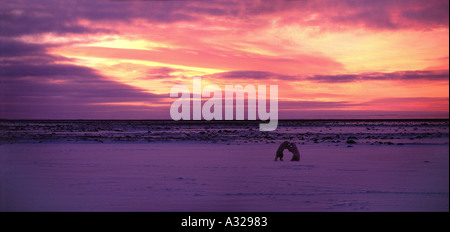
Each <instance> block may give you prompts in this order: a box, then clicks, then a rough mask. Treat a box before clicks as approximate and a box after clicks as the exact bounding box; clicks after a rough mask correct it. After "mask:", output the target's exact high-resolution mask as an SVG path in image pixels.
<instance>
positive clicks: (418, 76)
mask: <svg viewBox="0 0 450 232" xmlns="http://www.w3.org/2000/svg"><path fill="white" fill-rule="evenodd" d="M303 79H304V80H308V81H313V82H317V83H349V82H356V81H375V80H384V81H414V80H426V81H448V80H449V70H417V71H399V72H392V73H362V74H337V75H314V76H310V77H304V78H303Z"/></svg>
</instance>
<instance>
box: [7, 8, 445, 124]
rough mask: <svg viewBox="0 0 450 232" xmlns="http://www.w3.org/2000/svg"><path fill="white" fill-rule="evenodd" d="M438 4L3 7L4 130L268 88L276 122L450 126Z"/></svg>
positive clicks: (150, 113) (152, 112) (140, 113)
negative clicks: (235, 88) (211, 87)
mask: <svg viewBox="0 0 450 232" xmlns="http://www.w3.org/2000/svg"><path fill="white" fill-rule="evenodd" d="M448 9H449V1H448V0H411V1H406V0H405V1H395V0H378V1H372V0H370V1H369V0H360V1H358V0H320V1H319V0H285V1H281V0H279V1H263V0H248V1H241V0H226V1H225V0H221V1H206V0H196V1H195V0H184V1H151V0H149V1H120V0H109V1H106V0H102V1H100V0H98V1H92V0H89V1H84V0H77V1H74V0H68V1H57V0H42V1H31V0H30V1H19V0H13V1H2V2H1V4H0V17H1V18H0V24H1V25H0V59H1V63H0V65H1V69H0V119H170V105H171V104H172V102H174V101H175V100H176V99H174V98H170V97H169V92H170V89H171V88H172V87H173V86H174V85H179V84H181V85H186V86H187V87H189V88H192V78H193V77H195V76H201V77H202V86H206V85H208V84H216V85H218V86H219V87H221V88H223V89H224V86H225V85H238V84H240V85H243V86H245V85H250V84H251V85H255V86H256V85H267V86H269V85H278V92H279V95H278V97H279V98H278V101H279V118H280V119H342V118H347V119H352V118H357V119H376V118H380V119H387V118H448V117H449V11H448Z"/></svg>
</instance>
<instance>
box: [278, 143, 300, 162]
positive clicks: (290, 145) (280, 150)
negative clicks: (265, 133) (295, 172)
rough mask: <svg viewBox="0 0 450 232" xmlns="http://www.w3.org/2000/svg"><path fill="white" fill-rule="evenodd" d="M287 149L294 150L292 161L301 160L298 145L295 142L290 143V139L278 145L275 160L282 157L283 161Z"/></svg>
mask: <svg viewBox="0 0 450 232" xmlns="http://www.w3.org/2000/svg"><path fill="white" fill-rule="evenodd" d="M285 149H287V150H288V151H290V152H292V159H291V161H300V152H299V151H298V148H297V145H295V143H289V142H288V141H284V142H283V143H282V144H281V145H280V146H279V147H278V150H277V153H276V155H275V161H277V160H278V158H280V160H281V161H283V151H284V150H285Z"/></svg>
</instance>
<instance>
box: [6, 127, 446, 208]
mask: <svg viewBox="0 0 450 232" xmlns="http://www.w3.org/2000/svg"><path fill="white" fill-rule="evenodd" d="M2 123H3V124H1V126H3V132H2V133H3V135H2V138H3V139H2V143H1V145H0V187H1V189H0V211H448V210H449V145H448V120H447V121H443V122H439V125H437V126H436V125H434V124H433V122H432V123H431V124H433V125H430V123H429V122H426V123H428V124H427V125H425V124H424V122H413V123H412V124H408V125H409V126H408V125H407V126H402V125H400V126H399V125H398V124H395V126H392V125H391V126H389V125H387V126H386V125H385V123H384V122H383V125H382V126H381V125H380V124H377V125H372V126H368V125H367V123H365V124H363V125H358V126H354V125H353V126H348V125H347V126H346V125H340V126H339V127H337V126H333V125H325V126H324V125H323V124H320V123H319V124H315V125H309V127H308V128H306V127H307V126H305V125H304V126H302V127H300V126H299V127H297V126H295V125H287V126H286V125H285V126H283V125H281V127H280V129H279V131H281V132H278V134H277V133H271V134H264V135H260V133H261V132H258V131H256V132H255V131H253V130H249V129H248V128H247V130H239V131H235V132H233V130H237V129H235V128H224V127H223V126H221V127H220V128H218V127H210V128H209V129H205V128H200V127H194V128H191V127H190V126H192V125H190V126H189V127H190V128H191V129H190V130H191V131H189V129H187V126H184V127H181V129H178V130H174V131H172V132H173V133H178V134H176V135H173V136H172V137H171V138H172V139H170V140H166V139H164V138H167V136H166V137H165V136H164V134H163V133H162V132H156V131H157V129H156V128H150V127H156V126H154V125H152V126H150V127H149V128H150V129H148V130H147V129H146V130H141V129H142V128H140V129H139V131H140V132H139V133H141V134H153V135H152V136H157V135H155V134H156V133H162V134H159V136H160V138H162V139H156V137H153V138H152V139H149V138H145V139H142V138H141V137H139V136H136V137H133V136H130V133H134V134H135V133H138V132H136V130H130V129H129V128H127V127H124V126H123V125H122V126H120V125H119V126H117V125H115V126H113V127H114V129H111V130H110V131H113V132H114V131H115V132H116V134H114V133H112V132H111V133H112V134H108V135H105V132H103V133H100V132H101V131H102V127H105V126H104V125H99V123H97V124H95V125H96V127H95V128H100V129H97V131H92V133H99V134H98V135H99V136H101V137H89V136H92V134H88V135H85V134H83V133H89V132H82V131H81V129H78V130H73V129H72V132H70V131H68V130H66V131H65V130H63V129H60V130H57V129H55V127H56V124H57V123H56V124H55V125H54V126H50V127H49V128H50V129H49V128H47V127H46V126H48V122H47V124H45V123H44V125H41V126H35V127H33V129H30V127H31V126H32V125H30V122H2ZM358 123H360V122H358ZM402 123H403V122H402ZM59 124H60V128H62V126H61V125H62V124H63V123H61V122H59ZM77 125H78V124H77ZM92 125H94V124H92ZM171 126H172V125H171ZM158 127H160V128H161V130H163V129H164V128H165V127H164V126H163V127H161V126H160V125H159V126H158ZM402 127H403V129H402ZM43 128H47V129H48V130H47V129H43ZM52 128H53V129H52ZM89 128H90V127H89ZM133 128H136V127H135V126H134V127H133ZM367 128H369V129H367ZM91 129H92V128H91ZM91 129H88V131H89V130H91ZM244 129H245V128H244ZM85 130H86V129H85ZM219 130H221V132H219ZM225 130H226V131H227V132H224V131H225ZM330 130H331V131H332V132H333V133H331V132H329V131H330ZM339 130H341V132H339ZM395 130H397V131H395ZM27 131H28V132H27ZM43 131H45V132H43ZM51 131H53V132H51ZM103 131H104V130H103ZM148 131H151V132H150V133H149V132H148ZM186 131H188V132H186ZM211 131H213V132H211ZM228 131H230V132H229V133H228ZM377 131H378V133H377ZM382 131H384V132H383V133H382ZM169 132H170V130H167V132H166V133H169ZM172 132H170V133H172ZM197 132H198V133H197ZM200 132H203V133H200ZM52 133H54V134H53V136H48V135H49V134H50V135H52ZM63 133H64V136H62V135H61V136H60V137H58V134H63ZM108 133H109V132H108ZM121 133H126V134H125V135H123V137H121V139H119V140H117V139H116V138H118V137H117V136H118V135H120V134H121ZM186 133H187V134H190V137H192V138H191V139H184V138H185V137H189V136H186V135H185V134H186ZM213 133H214V135H215V137H214V135H213ZM43 134H45V136H44V135H43ZM106 134H107V133H106ZM141 134H140V135H141ZM208 134H209V136H205V135H208ZM253 134H257V135H259V136H261V138H259V137H257V136H254V135H253ZM242 135H244V136H242ZM27 136H28V137H27ZM115 136H116V137H115ZM121 136H122V135H121ZM126 136H129V137H126ZM148 136H150V135H148ZM368 136H370V137H368ZM383 136H385V138H386V139H383V138H384V137H383ZM55 137H56V138H55ZM86 138H87V139H86ZM125 138H128V139H129V140H125ZM133 138H134V139H133ZM179 138H183V139H179ZM224 138H229V139H228V140H227V139H225V140H224ZM411 138H413V139H411ZM283 140H289V141H293V142H296V143H297V145H298V148H299V150H300V153H301V161H300V162H290V161H287V160H289V159H290V156H291V154H289V153H288V152H287V151H285V160H286V161H274V158H275V151H276V150H277V148H278V145H279V142H280V141H283ZM337 140H339V142H337ZM350 140H353V141H355V142H356V143H348V142H347V141H350ZM333 141H334V142H333ZM375 141H377V142H375ZM388 141H389V142H390V143H388Z"/></svg>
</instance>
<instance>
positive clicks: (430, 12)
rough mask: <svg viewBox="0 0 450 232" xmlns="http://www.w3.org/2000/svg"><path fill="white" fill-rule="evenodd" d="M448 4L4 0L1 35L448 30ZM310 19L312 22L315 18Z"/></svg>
mask: <svg viewBox="0 0 450 232" xmlns="http://www.w3.org/2000/svg"><path fill="white" fill-rule="evenodd" d="M448 6H449V3H448V1H447V0H442V1H440V0H437V1H391V0H379V1H371V0H370V1H368V0H366V1H352V0H330V1H319V0H310V1H284V0H278V1H259V0H253V1H238V0H234V1H105V0H103V1H102V0H99V1H83V0H78V1H75V0H67V1H64V4H60V1H56V0H41V1H39V2H33V4H31V3H30V2H29V1H9V2H5V3H3V4H2V5H1V6H0V12H1V14H0V17H1V18H0V20H1V22H2V35H3V36H22V35H34V34H41V33H55V34H59V35H64V34H68V33H73V34H87V33H94V34H95V33H111V32H114V31H115V26H114V25H115V24H116V23H117V22H124V23H131V22H133V20H144V21H146V22H148V23H155V24H171V23H177V22H191V23H193V22H195V23H198V24H202V23H208V22H213V21H214V22H216V21H225V22H236V23H233V24H234V25H243V24H245V23H247V22H249V23H250V25H251V26H252V27H255V26H257V27H260V26H268V25H270V22H271V21H272V20H273V19H274V18H279V17H280V16H283V17H282V20H283V21H284V22H291V23H295V24H300V25H303V26H308V25H309V26H319V27H321V28H322V29H327V28H328V29H329V28H338V29H340V30H342V29H345V28H348V29H352V28H354V27H365V28H367V29H375V30H380V29H382V30H398V29H403V28H407V29H418V30H423V29H429V28H435V27H448V25H449V23H448V19H449V12H448ZM312 15H314V17H313V18H314V19H311V16H312ZM211 20H212V21H211ZM86 22H88V23H86ZM238 22H240V23H238ZM256 22H260V23H256ZM111 23H112V24H111ZM248 29H250V28H248ZM253 29H257V28H253Z"/></svg>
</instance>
